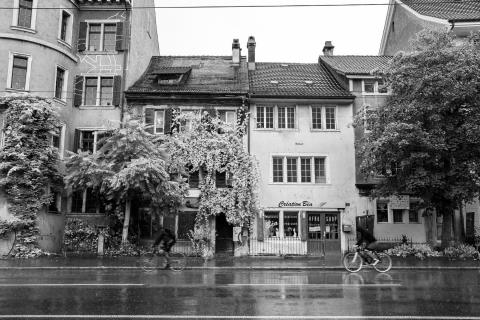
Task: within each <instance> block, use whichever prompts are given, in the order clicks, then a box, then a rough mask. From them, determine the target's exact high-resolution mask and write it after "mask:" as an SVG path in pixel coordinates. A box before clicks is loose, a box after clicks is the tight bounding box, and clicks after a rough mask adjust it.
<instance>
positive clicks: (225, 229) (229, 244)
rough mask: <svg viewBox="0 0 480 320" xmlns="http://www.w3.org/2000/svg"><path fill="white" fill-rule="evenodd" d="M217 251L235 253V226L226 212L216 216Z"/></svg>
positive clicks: (228, 253)
mask: <svg viewBox="0 0 480 320" xmlns="http://www.w3.org/2000/svg"><path fill="white" fill-rule="evenodd" d="M215 231H216V232H215V234H216V236H215V253H216V254H217V253H221V254H227V255H233V226H232V225H231V224H229V223H228V222H227V218H226V217H225V215H224V214H221V215H218V216H216V217H215Z"/></svg>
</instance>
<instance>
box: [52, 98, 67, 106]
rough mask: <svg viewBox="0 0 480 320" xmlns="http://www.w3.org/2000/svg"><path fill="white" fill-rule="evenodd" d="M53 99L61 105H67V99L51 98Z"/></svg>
mask: <svg viewBox="0 0 480 320" xmlns="http://www.w3.org/2000/svg"><path fill="white" fill-rule="evenodd" d="M53 101H55V102H57V103H60V104H62V105H64V106H66V105H67V101H65V100H62V99H58V98H53Z"/></svg>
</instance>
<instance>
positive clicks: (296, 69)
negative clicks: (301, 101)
mask: <svg viewBox="0 0 480 320" xmlns="http://www.w3.org/2000/svg"><path fill="white" fill-rule="evenodd" d="M255 66H256V67H255V70H251V71H249V83H250V92H251V93H252V95H253V96H255V95H258V96H282V97H285V96H288V97H312V98H324V97H325V98H329V97H342V98H349V97H352V96H351V94H350V93H349V92H348V91H347V90H346V89H344V88H343V87H342V86H341V85H340V84H339V83H338V82H337V81H336V80H335V78H334V77H333V76H332V75H331V74H330V72H328V70H327V69H326V68H325V67H324V66H323V65H321V64H319V63H268V62H257V63H256V64H255Z"/></svg>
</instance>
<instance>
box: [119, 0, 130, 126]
mask: <svg viewBox="0 0 480 320" xmlns="http://www.w3.org/2000/svg"><path fill="white" fill-rule="evenodd" d="M124 6H125V12H126V14H127V19H126V21H128V28H127V29H126V30H127V34H125V35H124V36H125V37H127V36H128V38H127V39H128V43H127V44H126V46H127V48H126V50H124V51H123V68H122V94H121V98H122V99H121V101H120V128H123V120H124V116H125V86H126V83H127V69H128V54H129V52H130V40H131V30H132V10H130V12H129V10H128V7H127V2H125V3H124ZM132 6H133V3H132ZM132 9H133V8H132Z"/></svg>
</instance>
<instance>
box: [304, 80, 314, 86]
mask: <svg viewBox="0 0 480 320" xmlns="http://www.w3.org/2000/svg"><path fill="white" fill-rule="evenodd" d="M305 84H306V85H307V86H311V85H312V84H313V81H310V80H305Z"/></svg>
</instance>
